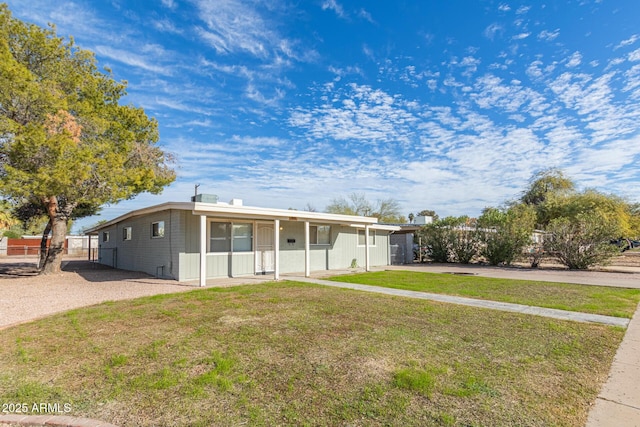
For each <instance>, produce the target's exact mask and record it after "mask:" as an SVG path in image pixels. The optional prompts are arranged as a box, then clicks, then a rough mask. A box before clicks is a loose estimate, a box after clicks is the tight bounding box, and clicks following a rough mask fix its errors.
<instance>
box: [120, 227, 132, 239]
mask: <svg viewBox="0 0 640 427" xmlns="http://www.w3.org/2000/svg"><path fill="white" fill-rule="evenodd" d="M122 240H131V227H125V228H123V229H122Z"/></svg>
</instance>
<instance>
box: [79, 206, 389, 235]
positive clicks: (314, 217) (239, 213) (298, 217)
mask: <svg viewBox="0 0 640 427" xmlns="http://www.w3.org/2000/svg"><path fill="white" fill-rule="evenodd" d="M171 209H174V210H183V211H191V213H192V214H193V215H206V216H207V217H209V218H232V219H253V220H276V219H279V220H284V221H309V222H314V223H322V224H341V225H348V226H351V227H356V228H364V227H365V226H367V225H368V226H370V227H371V228H373V229H377V230H386V231H398V230H400V227H398V226H395V225H387V224H378V219H377V218H374V217H365V216H356V215H341V214H330V213H324V212H308V211H297V210H290V209H271V208H259V207H254V206H243V205H235V204H227V203H202V202H166V203H162V204H159V205H154V206H149V207H147V208H142V209H137V210H134V211H131V212H128V213H126V214H124V215H121V216H119V217H117V218H114V219H112V220H110V221H107V222H105V223H103V224H100V225H98V226H96V227H93V228H91V229H89V230H87V231H86V232H85V234H95V233H97V232H98V231H100V230H101V229H103V228H107V227H110V226H112V225H114V224H117V223H119V222H122V221H124V220H126V219H129V218H133V217H137V216H141V215H147V214H150V213H155V212H162V211H165V210H171Z"/></svg>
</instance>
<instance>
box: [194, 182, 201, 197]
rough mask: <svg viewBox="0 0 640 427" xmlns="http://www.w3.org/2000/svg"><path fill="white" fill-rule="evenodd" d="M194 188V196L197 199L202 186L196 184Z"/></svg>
mask: <svg viewBox="0 0 640 427" xmlns="http://www.w3.org/2000/svg"><path fill="white" fill-rule="evenodd" d="M194 187H195V188H194V189H193V196H194V197H197V196H198V187H200V184H196V185H195V186H194Z"/></svg>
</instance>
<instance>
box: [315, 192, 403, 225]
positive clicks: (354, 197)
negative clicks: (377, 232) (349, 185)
mask: <svg viewBox="0 0 640 427" xmlns="http://www.w3.org/2000/svg"><path fill="white" fill-rule="evenodd" d="M325 210H326V211H327V212H328V213H335V214H343V215H361V216H370V217H375V218H378V221H380V222H386V223H405V222H406V220H405V218H404V216H403V215H402V214H401V213H400V205H399V204H398V202H397V201H396V200H394V199H391V198H390V199H383V200H378V201H377V202H376V203H375V204H374V203H372V202H370V201H369V200H367V198H366V196H365V194H364V193H351V194H350V195H349V197H348V199H346V198H344V197H338V198H335V199H333V200H332V202H331V203H330V204H329V205H328V206H327V207H326V209H325Z"/></svg>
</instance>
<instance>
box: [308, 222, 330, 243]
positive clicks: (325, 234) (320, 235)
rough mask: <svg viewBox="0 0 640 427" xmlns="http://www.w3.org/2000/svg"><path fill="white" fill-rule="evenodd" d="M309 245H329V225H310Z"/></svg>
mask: <svg viewBox="0 0 640 427" xmlns="http://www.w3.org/2000/svg"><path fill="white" fill-rule="evenodd" d="M309 243H310V244H312V245H330V244H331V226H330V225H312V226H310V227H309Z"/></svg>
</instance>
